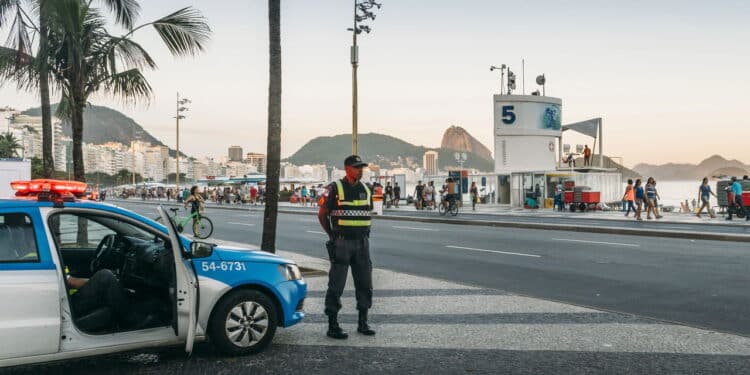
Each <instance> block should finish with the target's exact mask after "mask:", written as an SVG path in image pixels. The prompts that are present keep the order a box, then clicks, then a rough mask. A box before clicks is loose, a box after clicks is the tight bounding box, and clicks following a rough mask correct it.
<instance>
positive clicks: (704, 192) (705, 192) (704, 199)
mask: <svg viewBox="0 0 750 375" xmlns="http://www.w3.org/2000/svg"><path fill="white" fill-rule="evenodd" d="M711 195H713V196H714V198H715V197H716V194H714V192H713V191H711V185H709V184H708V177H703V183H701V186H699V187H698V197H699V199H698V200H699V201H700V202H701V208H700V209H699V210H698V213H696V214H695V216H698V217H701V212H703V208H704V207H705V208H706V211H707V212H708V214H709V215H710V216H711V218H712V219H713V218H715V217H716V216H715V215H714V213H713V211H711V203H710V202H709V199H710V198H711Z"/></svg>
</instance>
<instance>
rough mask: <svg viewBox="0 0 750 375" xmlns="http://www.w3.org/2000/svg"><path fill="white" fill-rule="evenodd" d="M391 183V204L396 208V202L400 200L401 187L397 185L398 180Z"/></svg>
mask: <svg viewBox="0 0 750 375" xmlns="http://www.w3.org/2000/svg"><path fill="white" fill-rule="evenodd" d="M393 185H394V186H393V205H394V206H396V208H398V202H399V201H400V200H401V187H400V186H398V182H395V183H394V184H393Z"/></svg>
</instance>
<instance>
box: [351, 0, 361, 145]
mask: <svg viewBox="0 0 750 375" xmlns="http://www.w3.org/2000/svg"><path fill="white" fill-rule="evenodd" d="M358 52H359V51H358V50H357V0H354V29H353V30H352V51H351V59H352V154H354V155H356V154H357V65H358V60H359V56H358V55H359V53H358Z"/></svg>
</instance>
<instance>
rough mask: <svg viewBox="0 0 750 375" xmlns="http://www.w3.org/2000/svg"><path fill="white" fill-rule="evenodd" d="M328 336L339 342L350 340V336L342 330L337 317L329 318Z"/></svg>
mask: <svg viewBox="0 0 750 375" xmlns="http://www.w3.org/2000/svg"><path fill="white" fill-rule="evenodd" d="M326 335H327V336H328V337H330V338H333V339H337V340H344V339H347V338H349V334H348V333H346V331H344V330H343V329H341V327H339V322H338V319H337V318H336V315H329V316H328V332H327V333H326Z"/></svg>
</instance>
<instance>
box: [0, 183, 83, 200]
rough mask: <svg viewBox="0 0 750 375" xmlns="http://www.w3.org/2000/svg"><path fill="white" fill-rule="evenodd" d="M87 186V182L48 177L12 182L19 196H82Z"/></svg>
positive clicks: (12, 186)
mask: <svg viewBox="0 0 750 375" xmlns="http://www.w3.org/2000/svg"><path fill="white" fill-rule="evenodd" d="M86 186H87V185H86V183H85V182H79V181H66V180H48V179H42V180H31V181H13V182H11V183H10V187H11V189H13V190H15V191H16V195H18V196H25V195H29V194H39V193H49V194H55V195H67V194H73V195H75V196H80V195H83V194H84V193H85V192H86Z"/></svg>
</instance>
